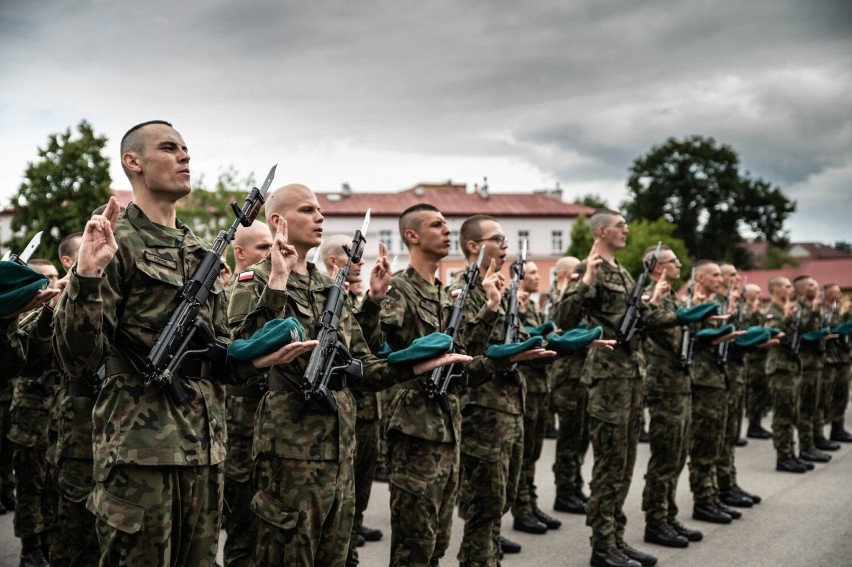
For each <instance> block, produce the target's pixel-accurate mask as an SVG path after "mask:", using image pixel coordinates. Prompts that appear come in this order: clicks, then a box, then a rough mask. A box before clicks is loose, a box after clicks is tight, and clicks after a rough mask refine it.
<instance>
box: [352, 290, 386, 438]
mask: <svg viewBox="0 0 852 567" xmlns="http://www.w3.org/2000/svg"><path fill="white" fill-rule="evenodd" d="M346 295H347V297H346V299H347V301H348V303H349V308H350V309H351V310H352V312H353V313H355V320H356V321H358V323H359V324H361V307H359V303H363V302H366V303H371V304H372V303H373V302H372V301H370V300H368V299H367V296H366V294H364V297H363V298H359V297H358V296H357V295H355V294H354V293H351V292H350V293H347V294H346ZM373 305H375V304H373ZM369 324H371V325H372V326H374V327H375V326H378V321H371V322H370V323H369ZM361 330H362V331H363V330H364V325H363V324H361ZM366 338H367V337H366V336H365V337H364V339H365V340H366ZM367 345H368V346H370V347H371V350H372V345H371V344H370V342H369V341H367ZM352 395H353V396H355V414H356V417H357V419H360V420H362V421H363V420H368V419H370V420H374V419H379V400H378V398H377V397H376V393H375V392H366V391H364V390H352Z"/></svg>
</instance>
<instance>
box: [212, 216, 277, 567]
mask: <svg viewBox="0 0 852 567" xmlns="http://www.w3.org/2000/svg"><path fill="white" fill-rule="evenodd" d="M231 245H232V247H233V250H234V261H235V266H234V274H233V277H232V278H231V282H230V284H229V287H233V283H234V281H236V280H237V279H238V278H239V276H240V274H241V273H243V272H244V271H245V270H246V269H247V268H248V267H249V266H251V265H252V264H256V263H257V262H260V261H261V260H263V259H264V258H266V256H267V255H269V249H270V248H271V247H272V232H271V231H270V230H269V225H267V224H266V223H265V222H261V221H259V220H255V221H254V222H253V223H252V224H251V226H248V227H246V226H242V225H241V226H240V227H239V228H238V229H237V233H236V235H235V236H234V241H233V242H232V243H231ZM264 391H265V386H264V381H263V375H258V376H257V377H255V378H252V379H250V380H249V383H248V384H234V385H228V386H226V387H225V409H226V414H225V421H226V423H227V424H228V441H227V443H228V455H227V457H226V458H225V471H224V472H225V514H224V518H223V520H222V527H223V529H224V530H225V535H226V538H225V545H224V549H223V561H224V564H225V567H249V566H251V565H253V561H254V550H255V539H256V535H257V526H256V516H255V515H254V513H253V512H252V511H251V509H250V508H249V503H250V502H251V498H252V496H254V486H252V483H251V480H252V472H253V470H254V468H253V464H254V461H253V460H252V458H251V446H252V436H253V435H254V416H255V412H256V410H257V405H258V403H260V398H261V396H263V393H264Z"/></svg>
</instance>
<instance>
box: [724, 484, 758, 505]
mask: <svg viewBox="0 0 852 567" xmlns="http://www.w3.org/2000/svg"><path fill="white" fill-rule="evenodd" d="M719 500H721V501H722V503H723V504H726V505H728V506H734V507H736V508H751V507H752V506H754V501H753V500H752V499H751V498H749V497H747V496H745V495H744V494H740V493H738V492H737V491H735V490H734V489H733V488H732V489H730V490H723V491H722V492H720V493H719Z"/></svg>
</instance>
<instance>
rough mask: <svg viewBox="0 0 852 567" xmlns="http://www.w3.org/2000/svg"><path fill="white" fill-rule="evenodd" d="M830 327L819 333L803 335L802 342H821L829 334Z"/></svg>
mask: <svg viewBox="0 0 852 567" xmlns="http://www.w3.org/2000/svg"><path fill="white" fill-rule="evenodd" d="M829 332H830V331H829V330H828V327H823V328H822V329H820V330H819V331H811V332H810V333H805V334H804V335H802V340H803V341H807V342H809V343H815V342H817V341H821V340H822V339H824V338H825V337H826V336H828V334H829Z"/></svg>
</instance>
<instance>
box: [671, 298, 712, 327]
mask: <svg viewBox="0 0 852 567" xmlns="http://www.w3.org/2000/svg"><path fill="white" fill-rule="evenodd" d="M718 314H719V304H718V303H714V302H712V301H711V302H709V303H699V304H698V305H694V306H692V307H681V308H680V309H678V310H677V313H676V315H677V320H678V321H680V322H681V323H697V322H698V321H703V320H704V319H706V318H707V317H712V316H713V315H718Z"/></svg>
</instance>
